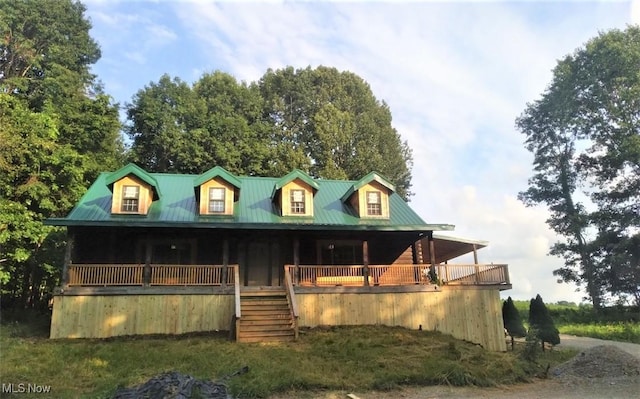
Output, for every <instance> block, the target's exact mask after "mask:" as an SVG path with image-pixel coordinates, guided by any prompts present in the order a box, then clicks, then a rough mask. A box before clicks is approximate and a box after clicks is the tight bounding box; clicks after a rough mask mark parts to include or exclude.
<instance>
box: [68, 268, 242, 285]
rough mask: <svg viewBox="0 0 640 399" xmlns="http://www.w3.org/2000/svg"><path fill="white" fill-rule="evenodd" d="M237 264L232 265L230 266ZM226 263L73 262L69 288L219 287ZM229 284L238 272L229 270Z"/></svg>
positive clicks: (70, 269)
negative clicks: (146, 267) (146, 264)
mask: <svg viewBox="0 0 640 399" xmlns="http://www.w3.org/2000/svg"><path fill="white" fill-rule="evenodd" d="M233 267H237V265H229V268H230V269H231V268H233ZM223 269H224V266H223V265H159V264H153V265H150V266H149V268H148V271H147V272H146V273H145V265H144V264H115V265H114V264H72V265H70V266H69V281H68V282H67V285H68V286H69V287H74V286H75V287H79V286H100V287H108V286H144V285H155V286H216V285H223V284H222V281H223ZM226 284H227V285H232V284H234V273H227V281H226Z"/></svg>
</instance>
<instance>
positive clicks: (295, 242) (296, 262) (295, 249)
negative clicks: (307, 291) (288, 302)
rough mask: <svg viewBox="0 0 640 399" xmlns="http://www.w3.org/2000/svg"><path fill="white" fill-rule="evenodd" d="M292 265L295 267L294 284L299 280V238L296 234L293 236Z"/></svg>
mask: <svg viewBox="0 0 640 399" xmlns="http://www.w3.org/2000/svg"><path fill="white" fill-rule="evenodd" d="M293 265H294V266H295V267H296V272H295V273H294V274H295V279H294V280H295V284H296V285H298V282H299V281H300V239H299V238H298V236H295V237H293Z"/></svg>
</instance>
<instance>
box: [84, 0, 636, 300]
mask: <svg viewBox="0 0 640 399" xmlns="http://www.w3.org/2000/svg"><path fill="white" fill-rule="evenodd" d="M84 3H85V5H86V6H87V12H86V14H85V15H86V16H87V17H88V18H89V19H90V20H91V22H92V24H93V28H92V30H91V36H92V37H93V38H94V40H96V41H97V42H98V44H99V45H100V47H101V50H102V58H101V59H100V60H99V61H98V63H96V64H95V65H94V66H93V72H94V73H95V74H96V75H97V76H98V79H99V80H101V81H102V83H103V85H104V90H105V92H106V93H107V94H109V95H111V96H112V97H113V98H114V100H115V101H116V102H118V103H120V104H121V106H124V105H125V104H126V103H129V102H131V100H132V97H133V96H134V94H135V93H136V92H138V91H139V90H141V89H143V88H144V87H145V86H146V85H148V84H149V83H152V82H157V81H158V80H159V78H160V77H161V76H162V75H163V74H165V73H166V74H169V75H170V76H172V77H179V78H180V79H182V80H183V81H187V82H190V83H192V82H194V81H196V80H198V79H199V78H200V77H201V76H202V74H203V73H208V72H213V71H216V70H220V71H223V72H227V73H229V74H231V75H233V76H235V77H236V78H237V79H238V80H242V81H245V82H253V81H257V80H258V79H259V78H260V77H261V76H262V75H263V74H264V73H265V72H266V71H267V69H269V68H272V69H278V68H283V67H286V66H293V67H294V68H306V67H307V66H311V67H317V66H319V65H324V66H330V67H335V68H337V69H339V70H342V71H350V72H353V73H355V74H357V75H358V76H360V77H361V78H363V79H364V80H365V81H366V82H368V83H369V85H370V86H371V89H372V91H373V93H374V95H375V96H376V98H377V99H378V100H380V101H385V102H386V103H387V104H388V105H389V108H390V110H391V113H392V116H393V121H392V125H393V126H394V128H395V129H396V130H397V131H398V133H399V134H400V135H401V137H402V139H403V140H406V141H407V142H408V143H409V145H410V147H411V148H412V149H413V161H414V165H413V169H412V175H413V179H412V184H413V186H412V191H413V192H414V195H413V197H412V198H411V202H410V204H411V206H412V208H413V209H414V210H415V211H416V212H417V213H418V214H419V215H420V216H421V217H422V218H423V219H424V220H425V221H426V222H427V223H448V224H454V225H455V231H453V232H452V233H450V235H453V236H456V237H464V238H470V239H478V240H485V241H488V242H489V245H488V246H487V247H486V248H483V249H481V250H480V251H479V252H478V256H479V261H480V263H491V262H493V263H506V264H508V265H509V271H510V276H511V283H512V284H513V288H512V289H511V290H508V291H503V292H502V296H503V297H505V298H506V296H511V297H512V298H513V299H519V300H529V299H531V298H533V297H535V296H536V294H540V295H541V296H542V298H543V299H544V301H545V302H546V303H553V302H557V301H572V302H576V303H579V302H582V298H583V297H584V292H583V291H577V289H578V288H577V287H576V286H574V285H571V284H567V283H559V282H558V281H557V277H556V276H553V273H552V272H553V270H554V269H557V268H559V267H561V266H562V264H563V261H562V260H561V259H559V258H555V257H552V256H549V255H548V251H549V247H550V246H551V245H552V244H553V243H555V242H557V241H558V240H559V237H557V236H555V234H554V233H553V232H552V231H550V230H549V229H548V227H547V225H546V224H545V220H546V219H547V218H548V212H547V210H546V209H545V208H544V207H542V206H541V207H532V208H527V207H525V206H524V205H523V204H522V203H521V202H520V201H518V199H517V195H518V192H520V191H523V190H525V189H526V188H527V180H528V178H529V177H530V176H531V174H532V160H533V157H532V155H531V154H530V153H528V152H527V150H526V149H525V148H524V145H523V142H524V135H522V134H521V133H520V132H519V131H518V130H517V129H516V128H515V120H516V118H517V117H518V116H519V115H520V114H521V113H522V112H523V111H524V109H525V108H526V106H527V104H528V103H531V102H533V101H535V100H536V99H538V98H539V97H540V96H541V94H542V93H544V90H545V88H546V87H547V86H548V84H549V83H550V82H551V78H552V70H553V68H554V66H555V65H556V63H557V61H558V60H559V59H561V58H563V57H564V56H566V55H568V54H571V53H572V52H574V51H575V50H576V49H577V48H579V47H581V46H583V45H584V44H585V43H586V42H587V41H588V40H589V39H590V38H593V37H595V36H597V35H598V34H599V33H601V32H605V31H607V30H610V29H614V28H617V29H625V27H626V26H627V25H629V24H634V23H639V22H640V4H639V3H640V1H636V0H633V2H625V1H615V2H614V1H608V2H604V1H603V2H596V1H593V2H586V1H564V2H560V1H493V2H487V1H473V2H472V1H467V2H463V1H451V2H444V1H442V2H435V1H402V2H392V1H387V2H382V1H351V2H338V1H322V2H314V1H306V2H299V1H254V2H246V1H236V2H231V1H217V2H214V1H191V2H186V1H178V0H173V1H162V0H157V1H144V2H143V1H133V0H129V1H113V0H88V1H84ZM458 261H459V262H461V263H463V262H469V263H470V262H472V258H469V257H466V258H461V259H459V260H458Z"/></svg>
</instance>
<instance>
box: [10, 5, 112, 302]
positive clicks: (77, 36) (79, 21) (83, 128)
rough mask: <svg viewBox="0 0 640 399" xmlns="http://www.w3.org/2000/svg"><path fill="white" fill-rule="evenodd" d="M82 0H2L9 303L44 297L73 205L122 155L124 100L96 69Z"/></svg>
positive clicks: (96, 50) (54, 275)
mask: <svg viewBox="0 0 640 399" xmlns="http://www.w3.org/2000/svg"><path fill="white" fill-rule="evenodd" d="M84 11H85V8H84V6H83V5H82V4H80V3H79V2H75V1H70V0H63V1H53V0H46V1H42V2H36V1H18V2H14V1H6V0H0V15H2V18H1V19H0V30H2V41H0V192H2V198H1V199H0V259H2V260H3V261H2V262H1V263H0V281H1V282H2V292H1V293H2V296H3V302H4V303H10V302H14V303H16V304H21V305H23V306H37V305H39V304H45V305H46V294H48V293H51V291H52V289H53V287H54V286H55V284H56V283H57V281H58V279H59V277H60V273H59V272H60V270H59V269H60V267H61V264H62V253H61V248H62V247H63V245H64V237H63V235H62V234H61V231H60V230H59V229H53V228H51V227H47V226H44V224H43V221H44V220H45V219H46V218H48V217H58V216H63V215H65V214H66V213H67V212H68V211H69V210H70V209H71V207H72V206H73V205H74V204H75V203H76V202H77V200H78V199H79V198H80V196H81V195H82V194H83V193H84V191H85V190H86V186H87V185H88V183H89V182H91V181H93V180H94V179H95V177H96V175H97V173H98V171H99V170H101V169H103V170H104V169H112V168H113V167H115V166H117V165H119V163H120V162H121V159H120V158H121V156H122V154H121V152H122V142H121V141H120V136H119V128H120V123H119V121H118V107H117V105H115V104H112V102H111V99H110V97H108V96H106V95H105V94H103V93H102V91H101V88H100V84H99V83H98V82H97V81H96V78H95V76H94V75H93V74H91V72H90V66H91V64H92V63H94V62H95V61H97V60H98V58H99V57H100V50H99V48H98V46H97V44H96V43H95V42H94V41H93V39H91V37H90V35H89V30H90V28H91V24H90V23H89V21H88V20H87V19H86V18H85V17H84Z"/></svg>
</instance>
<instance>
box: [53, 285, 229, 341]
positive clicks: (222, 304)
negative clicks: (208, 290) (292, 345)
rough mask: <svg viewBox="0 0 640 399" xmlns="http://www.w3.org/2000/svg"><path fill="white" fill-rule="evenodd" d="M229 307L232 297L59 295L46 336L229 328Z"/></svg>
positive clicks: (171, 332) (103, 336)
mask: <svg viewBox="0 0 640 399" xmlns="http://www.w3.org/2000/svg"><path fill="white" fill-rule="evenodd" d="M233 309H234V296H233V295H121V296H117V295H86V296H65V295H58V296H55V297H54V301H53V314H52V319H51V333H50V337H51V338H107V337H114V336H119V335H137V334H184V333H188V332H196V331H214V330H230V323H231V316H232V315H233Z"/></svg>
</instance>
